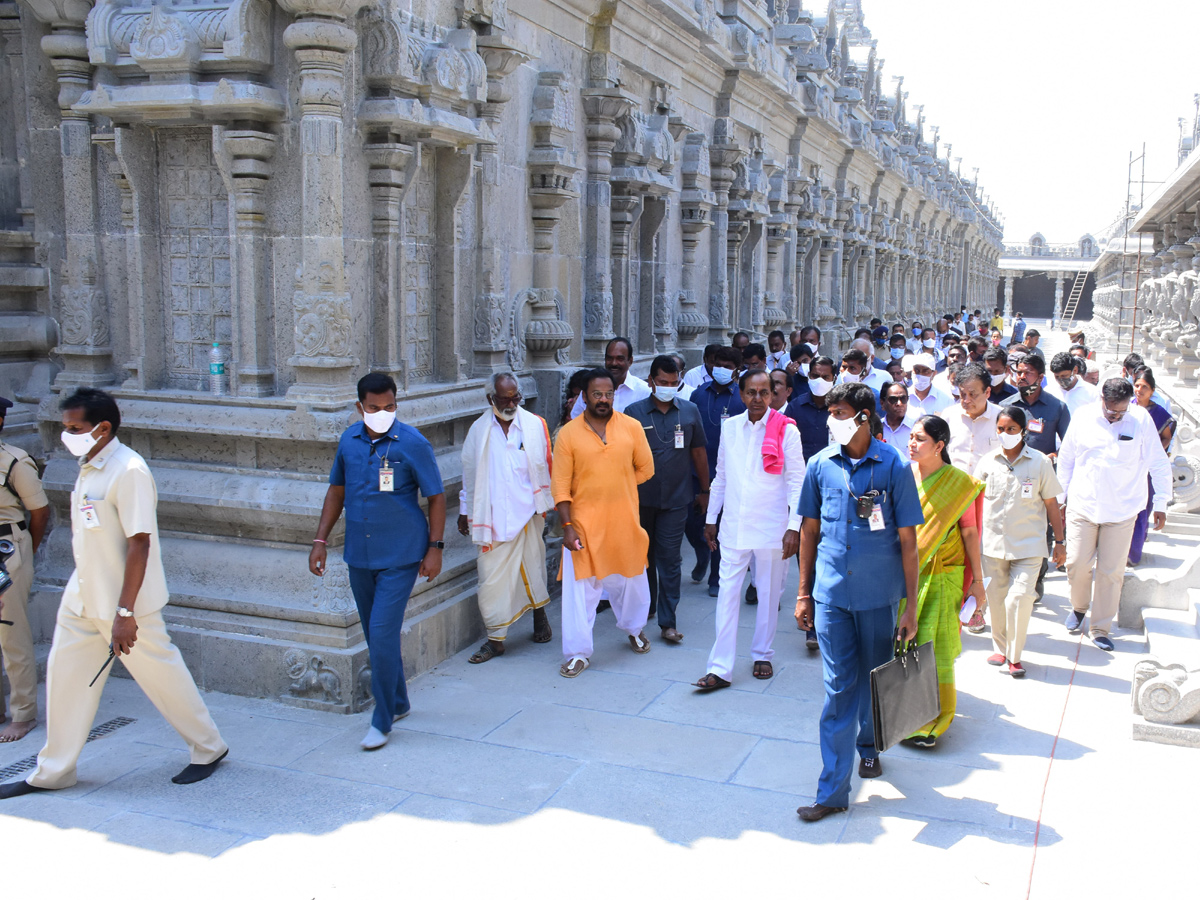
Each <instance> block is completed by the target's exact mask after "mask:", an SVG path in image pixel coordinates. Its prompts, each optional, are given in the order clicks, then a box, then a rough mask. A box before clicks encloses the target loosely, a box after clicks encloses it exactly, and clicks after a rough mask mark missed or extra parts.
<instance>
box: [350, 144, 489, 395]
mask: <svg viewBox="0 0 1200 900" xmlns="http://www.w3.org/2000/svg"><path fill="white" fill-rule="evenodd" d="M363 149H364V151H365V153H366V157H367V161H368V163H369V165H370V169H369V170H368V174H367V181H368V184H369V185H370V188H371V232H372V234H373V236H374V241H373V242H372V246H371V255H372V260H371V262H372V265H371V273H372V284H373V303H372V304H371V307H372V310H373V325H374V327H373V329H372V332H373V334H374V342H373V344H374V345H373V346H372V348H371V350H372V355H373V359H372V363H371V364H372V367H373V368H374V369H376V370H378V371H380V372H386V373H387V374H388V375H391V376H392V377H393V378H394V379H395V380H396V383H397V384H404V383H405V380H406V379H405V371H406V369H405V362H404V333H403V325H404V285H403V279H404V274H403V260H402V259H401V255H402V252H403V250H402V248H403V237H404V235H403V225H402V218H401V215H402V212H401V204H402V203H403V202H404V195H405V193H407V191H408V189H409V187H410V186H411V184H412V179H413V177H415V173H416V170H417V168H419V167H420V165H421V146H420V145H419V144H416V145H413V144H405V143H401V142H399V141H390V142H386V143H378V144H367V145H366V146H365V147H364V148H363ZM500 317H501V320H503V313H501V314H500Z"/></svg>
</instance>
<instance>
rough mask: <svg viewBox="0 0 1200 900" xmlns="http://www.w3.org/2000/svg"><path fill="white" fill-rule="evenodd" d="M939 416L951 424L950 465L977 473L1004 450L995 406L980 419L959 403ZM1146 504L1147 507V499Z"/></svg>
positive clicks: (989, 404) (998, 411) (967, 471)
mask: <svg viewBox="0 0 1200 900" xmlns="http://www.w3.org/2000/svg"><path fill="white" fill-rule="evenodd" d="M938 415H940V416H941V417H942V418H943V419H945V420H946V422H947V423H948V424H949V425H950V446H949V447H947V448H946V449H947V450H948V451H949V453H950V462H951V464H952V465H955V466H957V467H958V468H960V469H962V470H963V471H964V472H966V473H968V474H970V473H971V472H974V471H975V467H976V466H977V465H979V461H980V460H981V459H983V457H984V455H985V454H987V453H991V452H992V451H993V450H996V449H998V448H999V447H1000V435H998V434H997V433H996V418H997V417H998V416H999V415H1000V407H999V406H997V405H996V404H995V403H991V402H989V403H988V405H987V409H985V410H984V411H983V414H982V415H981V416H980V417H979V418H978V419H972V418H971V417H970V416H969V415H967V414H966V412H964V411H963V408H962V405H961V404H958V403H956V404H955V405H954V406H951V407H949V408H948V409H945V410H943V411H942V412H940V413H938ZM1142 505H1143V506H1145V505H1146V503H1145V501H1144V500H1143V501H1142Z"/></svg>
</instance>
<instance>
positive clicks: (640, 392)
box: [571, 373, 650, 419]
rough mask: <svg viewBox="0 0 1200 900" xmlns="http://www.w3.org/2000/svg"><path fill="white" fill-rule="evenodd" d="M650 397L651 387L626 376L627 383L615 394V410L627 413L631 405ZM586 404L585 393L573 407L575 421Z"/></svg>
mask: <svg viewBox="0 0 1200 900" xmlns="http://www.w3.org/2000/svg"><path fill="white" fill-rule="evenodd" d="M649 396H650V385H648V384H646V382H644V381H642V379H640V378H638V377H637V376H636V375H630V374H628V373H627V374H626V375H625V381H624V382H623V383H622V384H621V385H620V386H619V387H618V388H617V389H616V391H615V392H614V393H613V409H615V410H616V411H617V412H625V407H627V406H629V405H630V404H631V403H637V402H638V401H639V400H645V399H646V398H647V397H649ZM586 405H587V404H586V402H585V401H584V399H583V392H580V394H579V396H578V397H576V398H575V405H574V406H572V407H571V418H572V419H574V418H575V417H576V416H578V415H579V414H580V413H582V412H583V409H584V407H585V406H586Z"/></svg>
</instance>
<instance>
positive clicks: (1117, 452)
mask: <svg viewBox="0 0 1200 900" xmlns="http://www.w3.org/2000/svg"><path fill="white" fill-rule="evenodd" d="M1122 438H1124V440H1122ZM1147 472H1149V474H1150V482H1151V483H1152V484H1153V486H1154V511H1155V512H1166V509H1167V504H1168V503H1169V502H1170V500H1171V493H1172V486H1171V463H1170V461H1169V460H1168V459H1167V454H1166V452H1165V451H1164V450H1163V448H1162V443H1161V442H1160V441H1159V439H1158V429H1156V428H1155V427H1154V420H1153V419H1151V418H1150V414H1149V413H1148V412H1146V411H1145V410H1144V409H1142V408H1141V407H1140V406H1136V405H1134V404H1133V403H1130V405H1129V411H1128V412H1127V413H1125V417H1124V418H1123V419H1121V421H1119V422H1116V423H1115V424H1112V425H1110V424H1108V420H1107V419H1105V418H1104V413H1103V411H1102V407H1101V404H1100V402H1099V401H1097V402H1095V403H1093V404H1091V405H1089V406H1085V407H1083V408H1082V409H1080V410H1079V413H1078V414H1077V415H1072V416H1071V425H1070V427H1069V428H1068V429H1067V436H1066V438H1065V439H1064V440H1063V442H1062V446H1061V447H1060V448H1059V450H1058V480H1059V481H1060V482H1062V486H1063V494H1064V496H1065V497H1066V500H1067V508H1068V509H1070V510H1071V511H1072V512H1077V513H1079V514H1080V515H1082V516H1083V517H1084V518H1085V519H1087V520H1088V521H1089V522H1094V523H1095V524H1097V525H1103V524H1106V523H1111V522H1124V521H1125V520H1126V519H1129V518H1132V517H1133V516H1136V515H1137V514H1138V513H1140V512H1141V511H1142V510H1143V509H1145V508H1146V474H1147Z"/></svg>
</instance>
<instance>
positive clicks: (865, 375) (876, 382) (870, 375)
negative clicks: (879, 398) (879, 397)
mask: <svg viewBox="0 0 1200 900" xmlns="http://www.w3.org/2000/svg"><path fill="white" fill-rule="evenodd" d="M850 347H851V349H854V350H858V351H861V352H862V354H863V355H864V356H865V357H866V358H867V361H866V364H865V365H864V366H863V369H862V372H861V373H860V379H859V380H860V381H862V383H863V384H865V385H866V386H867V387H869V388H870V389H871V390H873V391H874V392H875V393H876V394H878V393H879V392H880V391H882V390H883V389H884V387H885V386H886V385H888V384H889V383H891V380H892V379H891V378H889V377H888V374H887V371H886V370H885V369H882V368H878V367H877V366H876V365H875V345H874V344H872V343H871V342H870V341H868V340H866V339H865V338H858V339H856V340H853V341H851V342H850ZM843 359H844V357H843ZM843 368H844V366H843ZM846 383H847V384H849V382H848V381H847V382H846Z"/></svg>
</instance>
